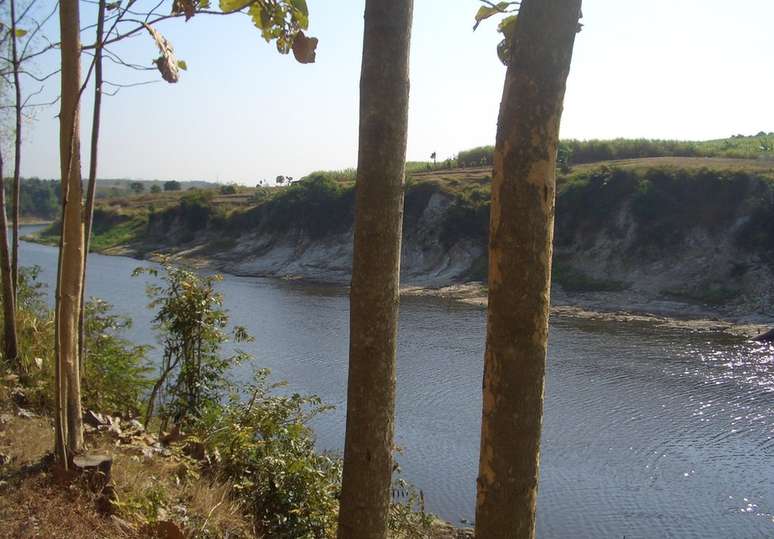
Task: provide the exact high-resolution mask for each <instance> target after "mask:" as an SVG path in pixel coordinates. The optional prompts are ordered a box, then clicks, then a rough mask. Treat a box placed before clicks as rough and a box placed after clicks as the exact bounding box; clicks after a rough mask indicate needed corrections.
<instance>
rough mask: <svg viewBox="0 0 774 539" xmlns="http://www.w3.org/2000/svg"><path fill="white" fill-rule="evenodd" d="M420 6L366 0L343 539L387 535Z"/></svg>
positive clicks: (341, 519) (392, 0) (395, 0)
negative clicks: (414, 30) (412, 63)
mask: <svg viewBox="0 0 774 539" xmlns="http://www.w3.org/2000/svg"><path fill="white" fill-rule="evenodd" d="M412 11H413V1H412V0H367V1H366V8H365V33H364V41H363V63H362V72H361V78H360V149H359V155H358V172H357V194H356V212H355V213H356V215H355V244H354V257H353V268H352V289H351V292H350V349H349V381H348V386H347V432H346V441H345V448H344V477H343V484H342V492H341V509H340V514H339V529H338V535H339V537H340V538H342V539H350V538H352V539H369V538H384V537H386V533H387V531H386V530H387V516H388V511H389V502H390V498H389V491H390V482H391V478H392V446H393V422H394V419H393V418H394V408H395V346H396V340H397V332H398V303H399V281H400V243H401V229H402V222H403V181H404V173H405V159H406V133H407V126H408V99H409V48H410V41H411V17H412Z"/></svg>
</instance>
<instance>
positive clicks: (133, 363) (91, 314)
mask: <svg viewBox="0 0 774 539" xmlns="http://www.w3.org/2000/svg"><path fill="white" fill-rule="evenodd" d="M111 311H112V305H110V304H109V303H107V302H105V301H102V300H100V299H96V298H92V299H91V300H89V302H88V303H87V304H86V313H85V314H86V324H85V327H84V332H85V337H86V346H85V350H86V351H85V362H84V375H83V380H82V386H83V402H84V403H85V405H86V407H87V408H91V409H92V410H99V411H101V412H108V413H111V414H114V415H121V416H124V417H135V416H137V415H138V414H139V413H140V410H141V409H142V401H143V398H144V397H145V396H146V394H147V391H148V389H149V388H150V379H149V378H148V373H149V372H150V370H151V369H150V367H149V366H148V364H147V362H146V360H145V355H146V353H147V351H148V349H149V348H150V347H148V346H136V345H132V344H131V343H130V342H129V341H128V340H126V339H124V338H123V337H121V333H122V332H123V331H124V330H126V329H128V328H129V327H131V325H132V320H131V319H130V318H129V317H127V316H119V315H116V314H113V313H112V312H111Z"/></svg>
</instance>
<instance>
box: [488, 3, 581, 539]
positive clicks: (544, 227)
mask: <svg viewBox="0 0 774 539" xmlns="http://www.w3.org/2000/svg"><path fill="white" fill-rule="evenodd" d="M580 7H581V0H524V1H523V2H522V4H521V8H520V13H519V16H518V17H519V18H518V21H517V23H516V29H515V32H514V35H513V36H512V39H513V43H512V49H511V50H512V58H511V61H510V65H509V67H508V71H507V74H506V78H505V89H504V91H503V98H502V102H501V104H500V117H499V121H498V129H497V144H496V147H495V159H494V160H495V163H494V179H493V184H492V210H491V222H490V239H489V309H488V321H487V337H486V354H485V365H484V388H483V392H484V399H483V420H482V425H481V455H480V462H479V476H478V494H477V500H476V536H477V537H485V538H486V539H498V538H509V539H513V538H517V539H518V538H531V537H534V533H535V503H536V499H537V490H538V471H539V470H538V466H539V452H540V431H541V426H542V420H543V380H544V375H545V360H546V345H547V337H548V310H549V295H550V279H551V251H552V241H553V227H554V199H555V190H556V178H555V168H556V152H557V146H558V137H559V121H560V118H561V115H562V106H563V105H562V103H563V101H564V91H565V83H566V80H567V75H568V72H569V69H570V60H571V58H572V49H573V44H574V41H575V34H576V32H577V28H578V19H579V17H580Z"/></svg>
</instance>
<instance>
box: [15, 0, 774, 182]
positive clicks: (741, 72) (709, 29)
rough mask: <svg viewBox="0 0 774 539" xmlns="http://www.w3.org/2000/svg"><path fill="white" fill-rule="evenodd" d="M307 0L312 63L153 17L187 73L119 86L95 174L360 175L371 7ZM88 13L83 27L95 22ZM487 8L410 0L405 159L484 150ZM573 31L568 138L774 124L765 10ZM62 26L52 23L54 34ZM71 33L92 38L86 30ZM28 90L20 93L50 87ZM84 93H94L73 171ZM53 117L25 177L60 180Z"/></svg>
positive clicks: (773, 60) (41, 114)
mask: <svg viewBox="0 0 774 539" xmlns="http://www.w3.org/2000/svg"><path fill="white" fill-rule="evenodd" d="M52 2H53V0H45V1H43V4H44V5H49V4H51V5H53V4H52ZM307 2H308V5H309V11H310V28H309V32H308V34H310V35H313V36H316V37H317V38H319V40H320V43H319V45H318V47H317V61H316V63H315V64H310V65H301V64H298V63H297V62H296V61H295V60H294V59H293V57H292V55H291V56H283V55H280V54H278V53H277V51H276V49H275V47H274V45H273V44H267V43H266V42H265V41H263V39H262V38H261V37H260V34H259V32H258V31H257V29H256V28H255V27H253V26H252V24H251V23H250V20H249V19H248V18H247V17H243V16H228V17H219V16H209V17H208V16H204V15H202V16H197V17H195V18H194V19H192V20H191V21H189V22H187V23H186V22H183V21H182V20H173V21H167V22H164V23H162V24H160V25H159V26H158V29H159V30H160V31H161V32H162V33H163V34H164V35H165V36H166V37H167V38H168V39H169V40H170V41H171V42H172V43H173V45H174V47H175V51H176V54H177V56H178V57H179V58H181V59H183V60H185V61H186V63H187V64H188V70H187V71H185V72H183V74H182V77H181V80H180V82H179V83H177V84H174V85H170V84H167V83H165V82H157V83H154V84H149V85H144V86H136V87H132V88H124V89H122V90H120V91H119V92H118V93H117V94H116V95H115V96H111V97H107V98H106V99H105V100H104V101H103V119H102V131H101V135H102V136H101V142H100V154H99V159H100V166H99V174H98V176H99V177H101V178H136V179H178V180H194V179H201V180H210V181H219V182H224V183H227V182H237V183H241V184H247V185H255V184H257V183H258V181H260V180H270V179H273V178H275V177H276V176H277V175H287V176H293V177H295V178H299V177H302V176H304V175H306V174H308V173H309V172H311V171H314V170H320V169H326V170H327V169H341V168H348V167H354V166H355V165H356V161H357V126H358V100H359V89H358V84H359V78H360V60H361V53H362V35H363V11H364V4H365V2H364V0H307ZM155 3H156V0H153V1H152V2H150V4H155ZM167 3H168V4H171V2H170V1H168V2H167ZM142 4H148V2H146V1H145V0H140V5H142ZM82 5H83V7H82V13H81V18H82V23H83V25H85V24H87V23H88V22H90V21H92V20H94V18H95V14H94V10H93V8H92V7H90V6H89V5H88V4H87V3H84V2H82ZM480 5H481V4H480V2H478V1H476V0H415V1H414V22H413V31H412V43H411V47H412V50H411V97H410V109H409V133H408V154H407V159H408V160H417V161H423V160H428V159H429V156H430V154H431V153H433V152H437V154H438V157H439V159H445V158H447V157H451V156H454V155H455V154H456V153H457V152H458V151H459V150H464V149H467V148H471V147H474V146H480V145H486V144H494V139H495V131H496V123H497V112H498V107H499V102H500V96H501V93H502V85H503V80H504V76H505V67H504V66H503V65H502V64H501V63H500V62H499V60H498V59H497V55H496V52H495V48H496V45H497V43H498V41H499V39H500V36H499V34H497V32H496V24H497V23H496V21H492V20H490V21H487V22H484V23H482V25H481V26H480V27H479V29H478V30H477V31H475V32H473V31H472V26H473V15H474V14H475V12H476V10H477V9H478V7H479V6H480ZM582 22H583V24H584V26H583V30H582V32H581V33H579V34H578V36H577V38H576V44H575V52H574V57H573V64H572V70H571V73H570V77H569V79H568V82H567V94H566V98H565V111H564V115H563V119H562V127H561V136H562V138H580V139H590V138H615V137H648V138H669V139H690V140H704V139H713V138H722V137H727V136H730V135H733V134H738V133H741V134H748V135H749V134H755V133H757V132H759V131H767V132H768V131H774V97H773V96H774V92H773V91H772V90H773V89H774V57H773V56H772V51H774V32H772V31H771V28H772V25H774V0H735V2H733V3H731V4H730V3H729V2H727V1H723V2H721V1H720V0H648V1H645V0H585V1H584V2H583V20H582ZM56 29H57V21H56V18H54V19H53V20H52V24H50V25H49V28H48V30H49V35H50V36H51V39H56ZM82 39H83V41H84V42H88V41H91V40H93V30H89V31H87V32H84V34H83V38H82ZM113 50H114V52H116V53H119V54H120V55H121V56H122V57H123V58H124V59H126V60H129V61H132V62H137V63H142V64H144V65H150V62H151V60H152V59H153V58H155V57H156V56H158V54H157V50H156V48H155V45H154V43H153V41H152V40H151V39H150V37H149V36H148V35H147V34H145V33H143V34H140V35H138V37H136V38H133V39H130V40H127V41H125V42H123V43H120V44H119V45H117V46H115V47H114V48H113ZM58 62H59V56H58V51H54V52H53V53H51V54H49V55H48V56H46V57H43V58H40V59H38V60H37V61H36V63H35V66H34V67H35V69H36V70H37V72H38V73H41V74H42V73H47V72H49V71H50V70H53V69H56V66H57V64H58ZM87 65H88V58H87V57H84V66H85V67H86V66H87ZM105 71H106V74H105V78H106V79H107V80H110V81H113V82H117V83H133V82H138V81H146V80H147V81H149V80H157V79H159V76H158V73H157V72H155V71H147V72H137V71H133V70H127V69H126V68H123V67H120V66H117V65H115V64H107V65H106V67H105ZM24 84H25V89H26V91H27V92H33V91H37V90H38V89H40V88H41V87H42V86H43V85H41V84H40V83H37V82H34V81H31V80H29V79H27V80H26V82H24ZM58 84H59V80H58V78H57V77H52V78H51V79H49V81H48V82H47V84H46V85H45V88H43V90H42V93H41V94H40V95H39V96H36V97H37V99H36V101H38V102H41V101H45V100H46V99H47V98H50V97H52V96H55V95H56V94H57V93H58ZM91 99H92V97H91V91H89V92H87V93H86V98H85V103H84V107H83V111H82V124H83V127H82V136H83V137H84V155H83V162H84V163H87V162H88V161H87V160H88V151H87V150H88V148H87V146H88V143H87V141H88V139H87V137H88V136H89V128H88V127H89V124H90V118H91V107H90V101H91ZM57 113H58V107H48V108H39V109H36V112H35V118H34V119H33V120H31V121H30V122H29V123H28V124H27V125H26V132H25V138H24V146H23V151H24V155H23V161H22V163H23V165H22V175H23V176H26V177H32V176H38V177H41V178H58V176H59V172H58V171H59V164H58V159H59V155H58V120H57V118H56V115H57ZM6 161H7V162H8V161H9V160H8V159H6Z"/></svg>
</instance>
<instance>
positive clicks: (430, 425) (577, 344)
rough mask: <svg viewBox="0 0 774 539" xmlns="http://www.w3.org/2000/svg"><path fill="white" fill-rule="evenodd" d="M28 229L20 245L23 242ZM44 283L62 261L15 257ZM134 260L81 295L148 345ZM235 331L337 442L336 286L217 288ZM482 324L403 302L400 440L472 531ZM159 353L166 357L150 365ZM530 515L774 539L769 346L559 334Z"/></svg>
mask: <svg viewBox="0 0 774 539" xmlns="http://www.w3.org/2000/svg"><path fill="white" fill-rule="evenodd" d="M31 230H33V229H31V228H28V229H27V230H26V231H25V232H30V231H31ZM21 260H22V264H23V265H33V264H36V265H39V266H41V268H43V272H42V275H41V280H42V281H43V282H47V283H51V282H52V281H53V278H54V273H55V270H56V250H55V249H54V248H52V247H47V246H42V245H36V244H31V243H23V244H22V248H21ZM143 264H144V263H142V262H140V261H137V260H133V259H130V258H124V257H107V256H102V255H96V254H95V255H91V256H90V257H89V277H88V294H89V295H90V296H97V297H100V298H103V299H105V300H107V301H109V302H111V303H113V304H114V305H115V306H116V307H115V309H116V311H117V312H120V313H124V314H128V315H130V316H131V317H132V318H133V319H134V326H133V327H132V328H131V330H130V331H129V332H128V334H127V336H128V337H129V338H131V339H132V340H134V341H136V342H138V343H147V344H155V338H154V335H153V332H152V330H151V328H150V321H151V318H152V313H151V312H150V311H149V310H148V309H147V308H146V304H147V302H148V300H147V298H146V297H145V292H144V288H145V281H144V280H143V279H142V278H133V277H131V276H130V273H131V271H132V269H134V268H135V267H137V266H139V265H143ZM220 290H221V291H222V292H223V294H224V296H225V302H226V306H227V307H228V308H229V310H230V312H231V317H232V322H233V323H235V324H241V325H244V326H246V327H247V328H248V330H249V331H250V332H251V333H252V335H254V336H255V338H256V340H255V342H254V343H251V344H249V345H247V346H246V347H244V348H245V349H246V350H247V351H249V352H251V353H252V354H253V355H254V356H255V360H254V364H253V365H242V366H240V367H238V368H237V369H235V371H234V373H233V375H234V376H235V377H237V378H239V377H245V376H247V375H248V374H249V372H250V371H251V369H252V368H253V367H254V366H255V367H269V368H271V369H272V372H273V377H274V378H275V379H284V380H287V381H288V383H289V387H290V388H291V389H292V390H293V391H298V392H302V393H314V394H317V395H319V396H321V397H322V398H323V400H324V401H326V402H327V403H330V404H333V405H335V406H336V409H335V411H333V412H330V413H328V414H326V415H325V416H324V417H323V418H321V419H319V420H317V421H316V423H315V430H316V433H317V438H318V446H319V447H320V448H323V449H331V450H339V451H340V450H341V447H342V444H343V439H344V434H343V433H344V423H345V404H346V403H345V398H346V370H347V348H348V341H347V339H348V328H347V320H348V313H347V310H348V299H347V291H346V290H345V289H343V288H341V287H334V286H320V285H310V284H303V283H302V284H299V283H288V282H284V281H279V280H273V279H262V278H243V277H233V276H226V278H225V279H224V281H223V282H222V283H221V285H220ZM484 333H485V313H484V311H483V310H481V309H479V308H474V307H469V306H465V305H461V304H459V303H455V302H450V301H445V300H439V299H434V298H417V297H407V298H403V300H402V303H401V313H400V337H399V352H398V398H397V418H396V429H397V431H396V438H397V443H398V445H399V446H401V447H402V448H403V452H402V454H401V455H400V456H399V461H400V463H401V467H402V471H403V476H404V477H405V478H406V479H408V480H410V481H411V482H412V483H413V484H415V485H416V486H417V487H418V488H420V489H422V491H423V492H424V495H425V499H426V504H427V508H428V510H430V511H431V512H434V513H436V514H438V515H440V516H441V517H443V518H445V519H447V520H449V521H452V522H459V521H460V519H467V520H468V521H472V520H473V514H474V510H473V508H474V498H475V479H476V471H477V459H478V441H479V428H480V410H481V396H480V392H481V372H482V357H483V342H484ZM157 355H158V347H157V349H156V350H154V351H152V352H151V358H155V357H157ZM545 399H546V400H545V419H544V431H543V441H542V455H541V482H540V496H539V500H538V535H539V536H540V537H551V538H553V537H573V538H576V537H590V538H591V537H594V538H596V537H618V538H620V537H624V536H625V537H627V538H632V537H697V538H698V537H701V538H705V537H718V538H731V537H740V538H741V537H774V439H772V436H774V348H772V347H770V346H768V345H758V344H754V343H749V342H745V341H743V340H740V339H736V338H731V337H727V336H723V335H708V334H698V333H689V332H685V331H677V330H665V329H657V328H653V327H650V326H647V325H632V324H621V323H612V322H599V321H582V320H574V319H554V320H552V322H551V336H550V345H549V360H548V375H547V381H546V397H545Z"/></svg>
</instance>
